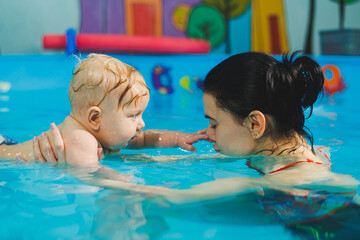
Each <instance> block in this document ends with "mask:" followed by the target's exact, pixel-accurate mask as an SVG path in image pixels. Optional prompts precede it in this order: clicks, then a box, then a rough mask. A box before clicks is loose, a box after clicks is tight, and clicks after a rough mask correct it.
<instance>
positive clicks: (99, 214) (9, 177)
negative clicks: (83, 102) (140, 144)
mask: <svg viewBox="0 0 360 240" xmlns="http://www.w3.org/2000/svg"><path fill="white" fill-rule="evenodd" d="M116 57H118V58H119V59H121V60H123V61H124V62H127V63H129V64H131V65H134V66H135V67H137V68H138V69H139V70H140V72H141V73H143V75H144V77H145V78H146V80H147V83H148V85H149V87H150V88H151V99H150V104H149V107H148V109H147V110H146V112H145V113H144V120H145V122H146V128H147V129H168V130H180V131H184V132H193V131H197V130H199V129H204V128H206V127H207V125H208V122H207V120H206V119H205V118H204V116H203V115H204V113H203V108H202V96H201V91H200V89H199V87H198V84H199V81H200V82H201V79H203V78H204V76H205V74H206V72H207V71H208V70H210V69H211V67H212V66H214V65H215V64H216V63H218V62H220V61H221V60H222V59H224V58H225V57H226V56H211V57H209V56H167V57H166V56H116ZM317 60H318V61H319V63H320V64H321V65H326V64H334V65H336V66H337V67H338V68H339V69H340V70H341V73H342V76H343V77H344V79H345V82H346V84H347V88H346V89H345V90H344V91H343V92H342V93H338V94H335V95H334V96H333V97H328V96H324V98H323V100H322V101H321V102H320V103H318V104H317V105H316V106H315V110H314V114H313V116H312V117H311V118H310V119H309V120H308V121H307V122H306V125H307V126H308V127H309V128H310V129H311V130H312V133H313V134H314V139H315V144H316V145H325V146H327V147H330V152H331V158H332V162H333V165H332V170H333V171H334V172H337V173H343V174H350V175H352V176H354V177H355V178H357V179H360V163H359V161H358V151H359V150H360V140H359V137H358V136H359V135H360V128H359V122H360V121H359V118H360V106H359V104H358V101H359V100H358V99H359V98H358V91H360V82H359V81H357V80H358V79H357V73H356V66H358V64H360V58H342V57H338V58H335V57H328V58H317ZM74 64H75V60H74V59H72V58H67V57H65V56H62V55H48V56H47V55H43V56H0V70H1V71H0V84H1V82H3V83H4V82H6V83H10V84H11V88H10V90H9V91H3V92H1V91H0V133H2V134H5V135H8V136H11V137H13V138H15V139H16V140H18V141H20V142H22V141H26V140H29V139H31V138H32V137H33V136H34V135H38V134H40V133H41V132H42V131H46V130H47V129H48V128H49V125H50V123H51V122H55V123H57V124H59V123H61V122H62V120H63V119H64V117H65V116H66V115H67V114H68V113H69V111H70V105H69V103H68V100H67V86H68V83H69V81H70V79H71V71H72V69H73V67H74ZM158 66H161V67H163V69H165V73H164V74H163V75H161V76H154V74H153V73H154V69H155V68H156V67H158ZM166 71H167V72H166ZM327 77H328V78H331V77H332V76H331V74H330V75H329V76H327ZM156 82H157V83H159V84H160V85H159V84H158V85H156ZM161 91H162V92H163V93H164V91H165V92H166V91H168V94H163V93H160V92H161ZM170 92H171V93H170ZM195 146H196V147H197V148H198V152H197V154H199V155H201V154H209V153H210V154H212V153H214V152H213V150H212V147H211V145H210V144H208V143H205V142H202V143H197V144H196V145H195ZM123 153H124V154H126V156H118V157H108V158H105V159H104V160H102V161H101V163H102V164H103V165H106V166H108V167H111V168H113V169H115V170H117V171H119V172H121V173H126V174H131V175H134V179H133V181H134V182H136V183H139V184H147V185H159V186H166V187H171V188H179V189H182V188H188V187H190V186H191V185H195V184H199V183H202V182H206V181H211V180H215V179H219V178H226V177H241V176H246V177H249V176H250V177H259V175H258V173H257V172H256V171H254V170H252V169H249V168H248V167H247V166H246V165H245V162H246V160H245V159H216V158H209V159H203V160H194V159H193V158H191V156H193V155H190V158H189V159H184V160H180V161H170V162H144V161H141V158H140V160H139V159H138V160H136V159H135V158H136V156H133V157H131V155H133V154H147V155H155V156H160V155H161V156H162V155H180V154H184V155H189V154H191V153H189V152H187V151H183V150H180V149H155V150H149V149H147V150H141V151H131V150H125V151H123ZM131 158H133V160H131ZM63 168H64V166H61V167H57V166H53V165H50V164H40V163H34V164H28V163H22V162H20V161H17V162H14V161H8V160H3V161H0V203H1V204H0V238H1V239H74V238H76V239H181V238H185V239H336V238H337V237H339V236H342V237H344V236H347V237H349V236H354V234H358V233H359V231H360V230H359V229H357V228H358V227H356V226H360V225H359V217H356V216H359V208H358V207H356V206H352V205H349V206H347V207H345V208H344V210H343V211H342V212H341V217H339V218H336V217H333V218H332V219H331V221H330V220H323V221H321V222H318V223H312V224H308V225H306V224H302V225H299V224H293V223H292V222H291V221H292V218H291V217H290V215H289V216H287V217H286V218H285V217H284V216H282V215H280V214H278V215H277V214H276V212H274V211H270V210H269V209H270V208H269V199H259V197H256V196H239V197H237V198H235V199H232V200H228V199H227V200H221V199H219V201H216V202H213V203H198V204H195V205H178V206H172V205H168V204H167V203H165V202H162V201H157V200H156V199H154V198H151V197H146V196H143V195H141V194H135V193H128V192H124V191H119V190H113V189H106V188H105V189H104V188H99V187H96V186H91V185H87V184H84V183H82V182H81V181H79V180H78V179H77V178H75V177H74V176H72V175H70V174H68V173H66V172H65V171H64V169H63ZM271 196H274V197H273V198H272V199H271V201H270V206H271V209H273V208H274V205H271V203H273V202H276V204H277V205H276V206H277V207H278V206H279V204H278V201H279V199H281V200H282V201H284V202H286V203H287V205H291V202H292V201H294V199H291V198H287V197H285V198H284V196H278V194H277V193H272V195H271ZM265 201H266V203H267V204H265ZM331 201H332V202H335V203H337V202H341V201H342V200H341V199H332V200H331ZM328 204H329V203H328ZM313 205H314V203H313ZM313 205H312V206H313ZM315 205H316V204H315ZM294 212H296V211H294ZM303 212H306V211H305V210H303ZM297 213H298V214H301V211H297ZM303 214H304V213H303ZM354 216H355V217H354ZM297 217H301V216H297ZM293 219H295V217H293ZM354 226H355V227H354ZM324 229H325V230H324ZM346 231H347V233H348V234H350V235H346V234H345V233H344V232H346ZM351 234H352V235H351ZM344 239H345V238H344Z"/></svg>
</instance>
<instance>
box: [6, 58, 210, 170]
mask: <svg viewBox="0 0 360 240" xmlns="http://www.w3.org/2000/svg"><path fill="white" fill-rule="evenodd" d="M69 99H70V102H71V108H72V109H71V113H70V115H69V116H67V117H66V118H65V120H64V122H63V123H61V124H60V125H59V126H58V127H59V130H60V133H61V136H62V138H63V141H64V146H66V151H65V152H64V153H63V152H62V153H61V154H63V155H64V156H61V154H59V151H58V152H56V151H46V152H39V149H40V148H38V146H39V145H38V144H39V142H44V141H39V139H38V138H37V137H34V139H33V141H27V142H24V143H21V144H17V145H12V146H8V145H4V144H3V145H1V146H0V157H6V158H7V159H9V158H10V159H11V158H15V157H16V158H18V159H22V160H25V161H28V160H32V159H35V158H36V159H40V160H41V159H44V158H42V156H43V155H44V156H45V158H46V159H48V160H49V161H53V162H61V160H63V159H66V162H67V163H70V164H98V160H99V158H101V157H102V156H103V155H102V154H101V153H102V152H103V150H105V151H119V150H120V149H122V148H125V147H128V148H133V149H140V148H157V147H160V148H164V147H182V148H184V149H187V150H196V149H195V148H194V147H193V146H192V144H193V143H195V142H197V141H198V140H205V139H207V136H205V135H204V133H205V131H199V132H197V133H194V134H190V133H188V134H187V133H181V132H173V131H159V130H148V131H145V132H142V130H143V128H144V127H145V123H144V121H143V119H142V114H143V112H144V111H145V109H146V107H147V105H148V102H149V99H150V92H149V88H148V87H147V86H146V83H145V81H144V78H143V77H142V75H141V74H140V73H139V72H138V71H137V70H136V69H135V68H133V67H131V66H129V65H127V64H125V63H123V62H121V61H119V60H118V59H115V58H113V57H110V56H107V55H102V54H90V55H88V56H87V57H86V58H85V59H84V60H83V61H81V62H80V64H79V65H78V66H77V67H76V69H75V71H74V74H73V78H72V80H71V83H70V87H69ZM54 129H56V126H55V124H53V123H52V124H51V130H50V131H48V132H47V133H42V134H41V136H40V138H48V135H51V134H52V131H53V130H54ZM54 137H56V136H54ZM48 140H49V141H50V142H52V141H53V139H52V138H49V139H48ZM55 142H56V141H55ZM44 149H46V148H44ZM60 152H61V151H60Z"/></svg>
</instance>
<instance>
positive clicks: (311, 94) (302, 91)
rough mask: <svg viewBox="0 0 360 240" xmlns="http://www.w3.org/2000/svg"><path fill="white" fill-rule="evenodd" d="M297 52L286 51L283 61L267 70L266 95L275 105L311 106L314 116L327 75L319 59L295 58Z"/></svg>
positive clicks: (295, 107) (290, 107) (295, 108)
mask: <svg viewBox="0 0 360 240" xmlns="http://www.w3.org/2000/svg"><path fill="white" fill-rule="evenodd" d="M297 54H298V52H294V53H293V54H291V55H289V54H284V55H283V57H282V62H279V61H278V62H277V63H275V64H274V65H272V66H271V67H270V68H269V69H268V71H267V74H266V75H267V76H266V80H267V81H266V85H267V86H266V87H267V98H268V101H269V103H272V105H273V107H275V108H278V107H279V106H283V107H284V108H285V109H287V110H289V111H291V109H293V110H295V111H296V110H299V108H302V109H303V110H305V109H307V108H310V115H311V113H312V109H313V105H314V103H315V102H316V100H317V98H318V96H319V94H320V93H322V90H323V85H324V75H323V72H322V70H321V67H320V66H319V64H318V63H317V62H315V61H314V60H313V59H311V58H310V57H308V56H300V57H296V55H297ZM274 104H275V105H274ZM279 104H280V105H279ZM310 115H309V117H310Z"/></svg>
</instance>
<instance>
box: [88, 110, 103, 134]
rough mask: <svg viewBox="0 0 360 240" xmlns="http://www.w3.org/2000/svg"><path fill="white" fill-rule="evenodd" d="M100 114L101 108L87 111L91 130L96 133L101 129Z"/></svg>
mask: <svg viewBox="0 0 360 240" xmlns="http://www.w3.org/2000/svg"><path fill="white" fill-rule="evenodd" d="M100 114H101V109H100V108H99V107H96V106H93V107H90V108H89V109H88V110H87V120H88V124H89V126H90V128H91V129H92V130H95V131H99V129H100Z"/></svg>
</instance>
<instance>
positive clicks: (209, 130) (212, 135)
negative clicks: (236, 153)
mask: <svg viewBox="0 0 360 240" xmlns="http://www.w3.org/2000/svg"><path fill="white" fill-rule="evenodd" d="M206 135H207V136H208V137H209V140H213V141H215V131H214V129H213V128H212V127H211V126H210V124H209V126H208V128H207V130H206Z"/></svg>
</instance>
